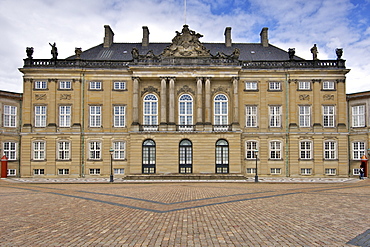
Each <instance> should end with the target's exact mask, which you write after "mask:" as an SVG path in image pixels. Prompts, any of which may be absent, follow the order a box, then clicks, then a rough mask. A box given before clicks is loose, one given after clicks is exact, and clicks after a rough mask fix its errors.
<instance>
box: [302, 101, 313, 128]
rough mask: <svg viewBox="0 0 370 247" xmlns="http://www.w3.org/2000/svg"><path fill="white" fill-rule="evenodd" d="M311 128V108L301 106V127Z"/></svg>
mask: <svg viewBox="0 0 370 247" xmlns="http://www.w3.org/2000/svg"><path fill="white" fill-rule="evenodd" d="M310 126H311V106H309V105H301V106H299V127H310Z"/></svg>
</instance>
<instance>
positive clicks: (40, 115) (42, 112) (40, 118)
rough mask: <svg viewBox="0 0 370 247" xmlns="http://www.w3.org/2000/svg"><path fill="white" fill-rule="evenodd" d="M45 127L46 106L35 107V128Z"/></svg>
mask: <svg viewBox="0 0 370 247" xmlns="http://www.w3.org/2000/svg"><path fill="white" fill-rule="evenodd" d="M45 126H46V106H40V105H38V106H35V127H45Z"/></svg>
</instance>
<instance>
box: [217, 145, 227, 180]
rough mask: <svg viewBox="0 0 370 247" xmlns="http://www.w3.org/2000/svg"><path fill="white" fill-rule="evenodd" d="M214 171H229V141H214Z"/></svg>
mask: <svg viewBox="0 0 370 247" xmlns="http://www.w3.org/2000/svg"><path fill="white" fill-rule="evenodd" d="M216 173H229V143H228V142H227V141H226V140H218V141H217V142H216Z"/></svg>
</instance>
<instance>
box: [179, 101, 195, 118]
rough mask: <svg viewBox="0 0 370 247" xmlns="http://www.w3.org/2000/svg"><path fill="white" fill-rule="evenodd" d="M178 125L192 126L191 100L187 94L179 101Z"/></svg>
mask: <svg viewBox="0 0 370 247" xmlns="http://www.w3.org/2000/svg"><path fill="white" fill-rule="evenodd" d="M179 124H180V125H193V98H192V97H191V96H190V95H189V94H183V95H181V97H180V99H179Z"/></svg>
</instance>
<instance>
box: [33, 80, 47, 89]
mask: <svg viewBox="0 0 370 247" xmlns="http://www.w3.org/2000/svg"><path fill="white" fill-rule="evenodd" d="M46 88H47V82H46V81H35V89H46Z"/></svg>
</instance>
